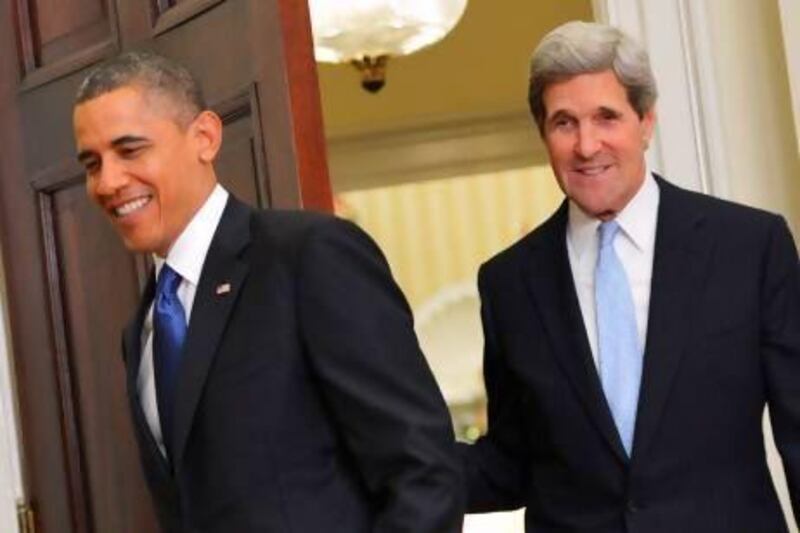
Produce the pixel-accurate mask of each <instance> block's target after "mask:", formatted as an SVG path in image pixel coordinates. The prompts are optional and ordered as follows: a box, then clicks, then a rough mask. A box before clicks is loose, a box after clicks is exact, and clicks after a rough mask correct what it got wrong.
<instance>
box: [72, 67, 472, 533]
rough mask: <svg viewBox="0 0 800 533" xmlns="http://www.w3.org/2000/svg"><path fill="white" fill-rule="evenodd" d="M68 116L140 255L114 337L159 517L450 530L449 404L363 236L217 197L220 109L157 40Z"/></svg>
mask: <svg viewBox="0 0 800 533" xmlns="http://www.w3.org/2000/svg"><path fill="white" fill-rule="evenodd" d="M74 128H75V136H76V139H77V146H78V152H79V154H78V159H79V160H80V161H81V162H82V163H83V165H84V166H85V167H86V176H87V191H88V194H89V196H90V198H91V199H92V200H94V201H95V202H96V203H97V204H98V205H99V207H100V208H101V209H102V210H103V212H104V213H105V214H106V215H107V216H108V218H109V219H110V221H111V223H112V224H113V225H114V227H115V229H116V230H117V231H118V232H119V234H120V236H121V237H122V239H123V241H124V243H125V245H126V246H127V247H128V248H129V249H130V250H133V251H136V252H145V253H152V254H153V257H154V262H155V269H154V270H155V273H154V275H151V280H150V282H149V284H148V286H147V289H146V291H145V294H144V297H143V299H142V303H141V305H140V307H139V310H138V312H137V313H136V316H135V318H134V319H133V321H132V322H131V324H130V325H129V326H128V328H127V329H126V331H125V333H124V339H123V344H124V357H125V363H126V366H127V375H128V393H129V396H130V406H131V410H132V413H133V420H134V426H135V430H136V434H137V437H138V440H139V446H140V450H141V456H142V462H143V465H144V470H145V473H146V476H147V479H148V482H149V485H150V488H151V490H152V494H153V496H154V500H155V502H156V506H157V510H158V514H159V519H160V522H161V524H162V526H163V529H164V531H167V532H189V531H192V532H201V531H202V532H220V533H231V532H235V533H249V532H289V531H292V532H297V533H313V532H326V533H327V532H342V533H357V532H378V531H386V532H389V531H391V532H430V533H439V532H448V531H458V530H459V528H460V524H461V518H462V514H463V509H462V494H461V486H462V481H461V477H460V476H461V471H460V468H459V465H458V462H457V461H456V460H455V452H454V443H453V433H452V428H451V423H450V419H449V416H448V412H447V408H446V406H445V404H444V401H443V399H442V397H441V395H440V393H439V391H438V389H437V387H436V384H435V382H434V380H433V378H432V375H431V373H430V370H429V368H428V366H427V365H426V363H425V361H424V358H423V356H422V354H421V353H420V350H419V348H418V345H417V341H416V338H415V336H414V332H413V329H412V318H411V315H410V312H409V309H408V306H407V304H406V302H405V300H404V298H403V296H402V294H401V292H400V291H399V289H398V288H397V286H396V285H395V284H394V282H393V280H392V278H391V274H390V272H389V268H388V266H387V264H386V262H385V260H384V259H383V256H382V255H381V253H380V251H379V249H378V248H377V246H376V245H375V244H374V243H373V242H372V241H371V240H370V239H369V238H368V237H367V236H366V235H365V234H364V233H363V232H361V231H360V230H359V229H357V228H356V227H355V226H354V225H352V224H350V223H347V222H344V221H341V220H338V219H336V218H334V217H330V216H324V215H320V214H311V213H301V212H277V211H275V212H272V211H258V210H255V209H253V208H251V207H248V206H246V205H244V204H242V203H241V202H239V201H237V200H236V199H235V198H233V197H232V196H230V195H229V194H228V193H227V192H226V191H225V190H224V189H223V188H222V187H221V186H220V185H219V184H217V178H216V175H215V171H214V166H213V162H214V159H215V157H216V155H217V152H218V150H219V147H220V143H221V131H222V126H221V122H220V119H219V117H218V116H217V115H215V114H214V113H213V112H211V111H209V110H207V109H206V106H205V104H204V103H203V100H202V96H201V93H200V90H199V88H198V86H197V84H196V82H195V81H194V80H193V79H192V77H191V76H190V75H189V73H188V72H187V71H186V70H185V69H184V68H183V67H181V66H179V65H176V64H174V63H172V62H171V61H169V60H166V59H164V58H161V57H158V56H155V55H152V54H149V53H128V54H125V55H123V56H120V57H118V58H116V59H113V60H111V61H110V62H109V63H107V64H105V65H103V66H101V67H99V68H98V69H97V70H95V71H94V72H93V73H91V74H90V75H89V76H88V77H87V79H86V80H85V81H84V83H83V85H82V86H81V88H80V89H79V92H78V96H77V100H76V106H75V110H74ZM156 280H158V281H156Z"/></svg>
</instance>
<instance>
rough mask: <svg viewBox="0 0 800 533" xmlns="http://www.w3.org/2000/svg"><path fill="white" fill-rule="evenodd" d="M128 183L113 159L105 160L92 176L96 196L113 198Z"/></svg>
mask: <svg viewBox="0 0 800 533" xmlns="http://www.w3.org/2000/svg"><path fill="white" fill-rule="evenodd" d="M127 183H128V177H127V174H126V173H125V171H124V169H123V168H122V166H121V165H118V164H116V162H115V161H114V158H106V159H105V160H103V162H102V166H101V167H100V170H99V171H98V172H97V174H95V176H94V187H93V190H94V193H95V194H96V195H97V196H113V195H114V194H116V193H117V192H118V191H119V190H120V189H122V188H123V187H124V186H125V185H126V184H127Z"/></svg>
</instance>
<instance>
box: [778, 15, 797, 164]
mask: <svg viewBox="0 0 800 533" xmlns="http://www.w3.org/2000/svg"><path fill="white" fill-rule="evenodd" d="M778 9H779V10H780V14H781V28H782V30H783V48H784V50H785V51H786V66H787V73H788V75H789V87H790V89H791V93H792V111H793V113H794V134H795V138H796V140H797V153H798V154H800V2H798V1H797V0H778Z"/></svg>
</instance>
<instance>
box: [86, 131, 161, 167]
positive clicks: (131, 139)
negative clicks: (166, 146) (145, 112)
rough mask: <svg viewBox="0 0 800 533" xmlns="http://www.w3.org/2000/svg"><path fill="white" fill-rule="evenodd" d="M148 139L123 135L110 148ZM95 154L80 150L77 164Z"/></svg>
mask: <svg viewBox="0 0 800 533" xmlns="http://www.w3.org/2000/svg"><path fill="white" fill-rule="evenodd" d="M149 140H150V139H148V138H147V137H140V136H138V135H123V136H122V137H117V138H116V139H114V140H113V141H111V146H112V147H114V148H116V147H118V146H123V145H126V144H135V143H140V142H149ZM94 155H95V152H94V151H93V150H81V151H80V152H78V156H77V159H78V161H79V162H81V163H83V162H84V161H86V160H87V159H90V158H92V157H94Z"/></svg>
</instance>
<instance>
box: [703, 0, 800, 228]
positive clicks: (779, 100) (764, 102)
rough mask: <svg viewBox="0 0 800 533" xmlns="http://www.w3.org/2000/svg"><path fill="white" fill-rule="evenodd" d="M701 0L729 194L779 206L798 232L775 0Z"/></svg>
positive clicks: (795, 173)
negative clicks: (705, 14)
mask: <svg viewBox="0 0 800 533" xmlns="http://www.w3.org/2000/svg"><path fill="white" fill-rule="evenodd" d="M794 2H795V4H797V0H794ZM704 3H705V5H706V7H707V10H708V15H709V19H711V20H713V21H714V23H713V24H710V25H709V27H708V32H709V33H708V37H709V39H710V40H711V42H712V44H713V47H714V50H715V51H716V54H715V57H716V61H715V62H714V74H715V76H716V78H717V80H718V84H717V85H718V89H719V90H718V98H719V102H720V105H721V109H722V123H723V128H722V129H723V132H724V135H725V142H726V145H727V153H728V156H729V157H728V159H729V165H728V166H729V172H730V178H729V180H730V181H729V185H730V188H729V191H730V197H731V198H732V199H734V200H736V201H740V202H743V203H747V204H750V205H755V206H759V207H763V208H765V209H769V210H770V211H775V212H777V213H781V214H782V215H784V216H785V217H786V218H787V219H788V220H789V222H790V224H791V225H792V229H793V230H794V235H795V238H800V158H798V149H797V146H798V145H797V135H796V132H795V127H794V120H793V112H792V101H791V92H790V86H789V78H788V76H787V62H786V54H785V49H784V46H783V40H782V38H781V35H782V29H781V18H780V10H779V7H778V2H777V0H759V1H758V2H752V1H750V0H733V1H732V0H705V2H704ZM732 5H735V6H736V8H735V9H731V6H732ZM795 12H796V13H800V10H799V9H795ZM795 23H797V21H795ZM745 36H746V38H745ZM796 38H797V37H796V36H795V39H796ZM798 42H800V41H798Z"/></svg>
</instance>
